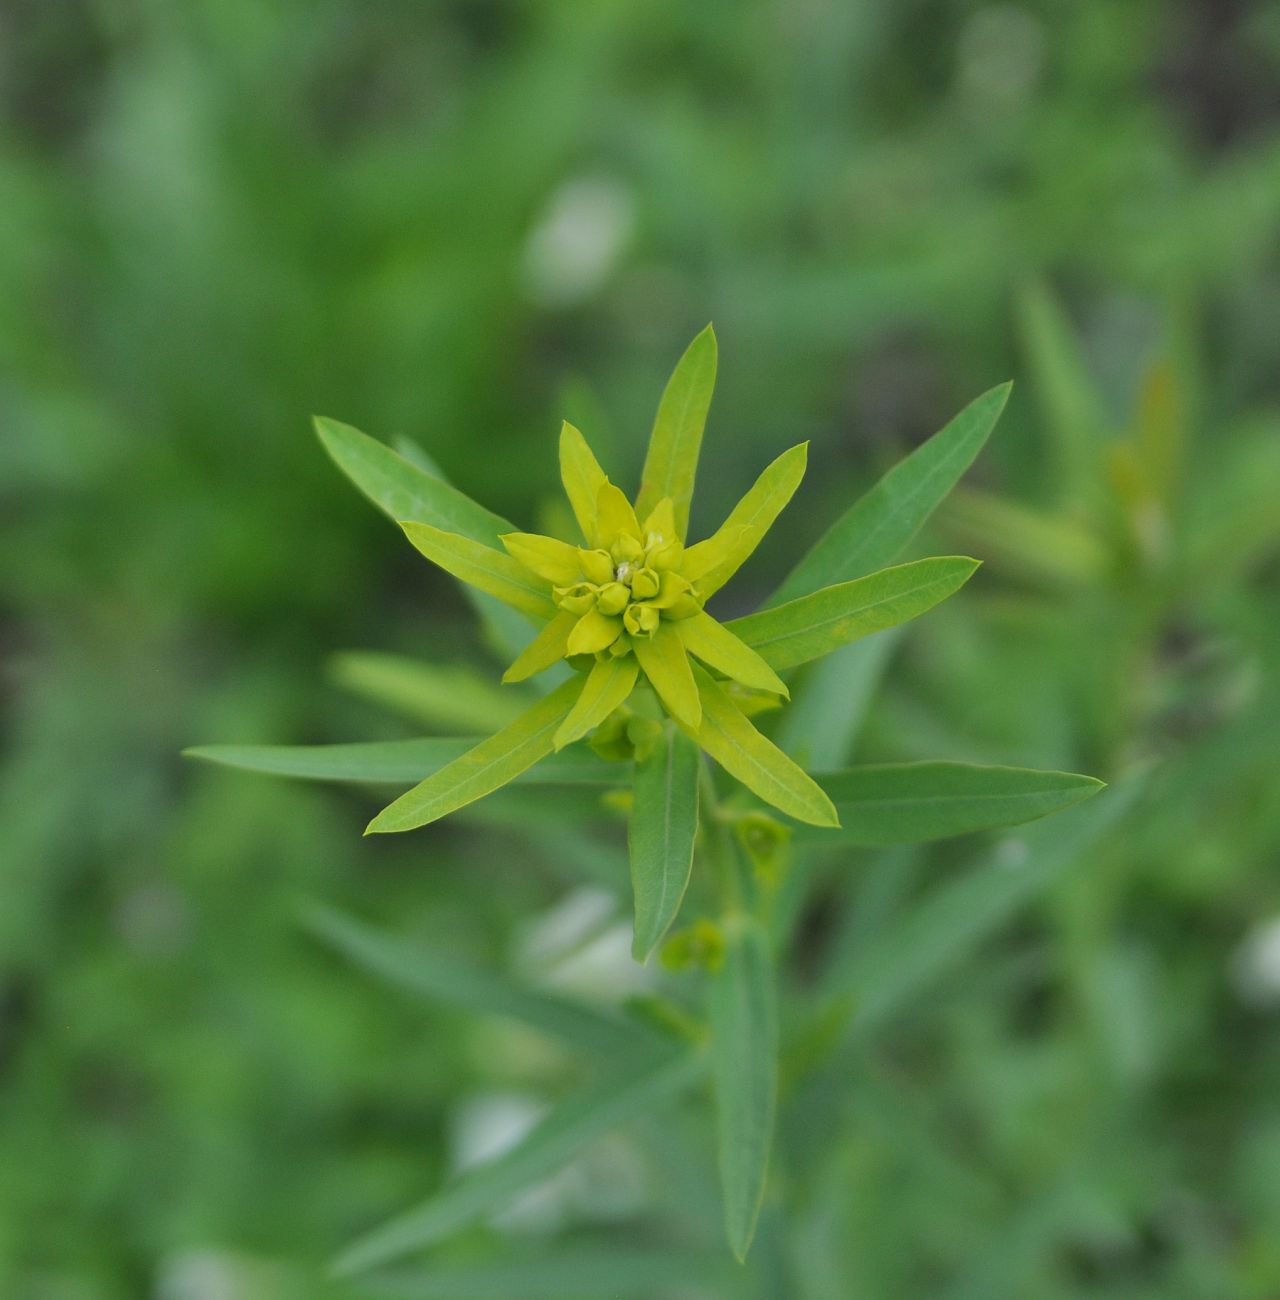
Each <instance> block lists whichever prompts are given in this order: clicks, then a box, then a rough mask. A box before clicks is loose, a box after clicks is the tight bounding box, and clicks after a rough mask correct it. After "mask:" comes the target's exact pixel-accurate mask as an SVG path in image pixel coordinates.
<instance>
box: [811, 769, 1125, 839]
mask: <svg viewBox="0 0 1280 1300" xmlns="http://www.w3.org/2000/svg"><path fill="white" fill-rule="evenodd" d="M822 786H823V789H824V790H826V792H827V793H828V794H829V795H830V796H831V799H832V802H833V803H834V804H835V806H836V809H837V811H838V812H839V813H840V825H841V828H842V829H841V830H840V832H839V835H838V839H840V840H841V841H844V842H847V843H851V844H862V845H868V846H879V845H885V844H914V843H917V842H919V841H922V840H938V839H945V838H946V837H947V836H950V835H967V834H969V833H971V832H973V831H984V830H994V829H996V828H997V827H1001V826H1017V825H1018V824H1020V823H1022V822H1029V821H1035V820H1036V819H1037V818H1039V817H1047V816H1048V815H1049V814H1050V813H1055V812H1061V811H1062V809H1064V808H1070V807H1071V805H1072V804H1076V803H1080V802H1081V801H1082V800H1084V799H1088V798H1090V797H1091V796H1092V795H1095V794H1097V793H1098V791H1099V790H1101V789H1103V783H1102V782H1101V781H1098V780H1095V779H1094V778H1093V777H1091V776H1078V775H1077V774H1076V773H1074V772H1049V771H1036V770H1033V769H1031V768H1022V767H989V766H980V765H978V764H975V763H945V762H938V763H888V764H884V765H880V766H868V767H852V768H846V769H845V770H844V771H840V772H824V773H823V774H822Z"/></svg>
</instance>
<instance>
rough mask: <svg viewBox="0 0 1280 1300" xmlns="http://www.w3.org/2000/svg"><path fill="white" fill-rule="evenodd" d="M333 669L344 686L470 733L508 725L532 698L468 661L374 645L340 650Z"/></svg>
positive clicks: (430, 723)
mask: <svg viewBox="0 0 1280 1300" xmlns="http://www.w3.org/2000/svg"><path fill="white" fill-rule="evenodd" d="M330 673H331V675H332V676H333V679H334V681H336V682H337V683H338V685H339V686H342V687H344V688H345V689H346V690H348V691H351V692H352V693H354V694H356V695H359V696H361V697H362V698H364V699H366V700H372V701H373V703H375V704H380V705H383V706H384V707H386V708H388V709H390V710H392V711H393V712H395V713H398V714H401V715H402V716H404V717H406V718H412V719H414V720H415V721H417V722H423V723H426V724H427V726H428V727H439V728H442V729H448V730H453V731H462V732H464V733H468V732H484V731H494V730H496V729H497V728H499V727H505V726H506V724H507V723H508V722H510V721H511V720H512V719H513V718H515V717H517V716H518V715H519V713H520V711H521V709H523V708H524V707H525V705H526V704H527V703H528V702H529V700H528V697H527V696H524V695H521V694H520V693H519V692H516V691H504V690H503V689H502V688H501V687H500V686H497V685H496V684H495V683H494V682H493V680H492V678H490V677H488V676H481V674H479V673H478V672H476V671H475V670H474V669H472V668H468V667H466V666H465V665H462V664H432V663H426V662H424V661H423V660H421V659H410V658H408V657H407V656H405V655H393V654H383V653H381V652H380V651H374V650H352V651H348V652H347V653H345V654H339V655H335V656H334V657H333V659H332V660H331V661H330Z"/></svg>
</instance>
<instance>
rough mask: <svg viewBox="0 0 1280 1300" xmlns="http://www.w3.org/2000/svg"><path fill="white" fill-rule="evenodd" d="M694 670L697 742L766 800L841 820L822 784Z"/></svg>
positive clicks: (823, 822) (805, 815)
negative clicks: (698, 706) (699, 710)
mask: <svg viewBox="0 0 1280 1300" xmlns="http://www.w3.org/2000/svg"><path fill="white" fill-rule="evenodd" d="M696 674H697V684H698V691H699V694H700V695H701V696H702V725H701V726H700V727H699V728H698V729H697V731H696V732H695V733H694V734H695V736H696V739H697V741H698V744H700V745H701V746H702V748H703V749H705V750H706V751H707V753H708V754H710V755H711V757H712V758H714V759H715V760H716V762H717V763H719V764H720V766H721V767H723V768H724V770H725V771H726V772H728V773H729V775H730V776H733V777H736V778H737V779H738V780H739V781H741V782H742V784H743V785H745V786H746V787H747V789H748V790H751V791H752V792H753V793H755V794H758V795H759V796H760V798H761V799H763V800H764V801H765V802H766V803H770V804H772V805H773V806H774V807H775V808H778V809H780V810H781V811H782V812H784V813H787V814H788V815H789V816H791V817H794V818H796V820H797V821H802V822H808V823H809V824H810V825H811V826H839V825H840V819H839V817H838V816H837V814H836V810H835V808H834V807H833V806H832V803H831V800H830V799H829V798H827V795H826V793H825V792H824V791H823V789H822V787H821V786H819V785H818V784H817V782H816V781H814V779H813V778H812V777H811V776H809V774H808V773H807V772H805V771H804V770H803V769H802V768H800V767H797V766H796V764H795V763H794V762H793V761H792V760H791V759H790V758H788V757H787V756H786V754H784V753H783V752H782V750H780V749H779V748H778V747H777V745H775V744H774V743H773V741H771V740H769V739H768V738H767V737H765V736H762V735H761V734H760V733H759V732H758V731H757V730H756V729H755V727H753V726H752V725H751V723H750V722H749V721H748V720H747V719H746V718H745V717H744V716H743V714H742V712H741V711H740V710H739V709H738V707H737V706H736V705H735V704H734V703H733V701H732V700H731V699H730V698H729V696H728V695H727V694H726V693H725V691H724V690H723V689H722V688H721V687H720V686H719V685H718V684H717V683H716V682H715V681H714V680H713V679H712V678H711V677H710V676H709V675H708V674H707V673H706V672H704V671H703V670H702V669H700V668H699V669H697V670H696Z"/></svg>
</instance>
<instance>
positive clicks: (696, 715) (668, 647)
mask: <svg viewBox="0 0 1280 1300" xmlns="http://www.w3.org/2000/svg"><path fill="white" fill-rule="evenodd" d="M632 649H633V651H634V653H635V656H636V658H637V659H638V660H639V661H640V669H641V671H642V672H643V673H644V675H645V676H646V677H647V678H648V679H649V684H650V685H651V686H652V687H653V689H654V690H655V691H657V693H658V698H659V699H660V700H661V701H662V702H663V704H665V705H666V707H667V710H668V711H669V712H670V714H671V716H672V717H673V718H675V719H676V721H677V722H680V723H681V724H683V725H684V726H686V727H691V728H692V729H693V730H695V731H696V730H697V728H698V724H699V722H700V721H701V719H702V703H701V701H700V699H699V696H698V687H697V684H696V683H695V682H694V680H693V670H692V668H691V667H690V664H689V656H688V655H687V654H686V653H685V648H684V642H683V641H681V640H680V637H679V634H678V633H677V632H676V631H675V630H674V628H673V627H672V625H671V624H670V623H667V622H663V623H661V624H659V625H658V630H657V631H656V632H655V633H654V634H653V636H652V638H650V637H643V636H638V637H635V638H633V640H632Z"/></svg>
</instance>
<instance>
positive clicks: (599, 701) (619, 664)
mask: <svg viewBox="0 0 1280 1300" xmlns="http://www.w3.org/2000/svg"><path fill="white" fill-rule="evenodd" d="M639 675H640V666H639V664H637V663H636V660H635V656H634V655H622V656H618V657H616V658H614V657H610V658H605V659H600V660H597V662H596V663H595V665H594V666H593V667H592V669H591V671H590V672H589V673H588V674H587V680H586V681H585V682H584V683H583V686H582V694H581V695H579V696H578V699H577V702H576V703H575V704H574V706H573V708H572V709H571V710H570V711H569V716H568V717H567V718H565V720H564V721H563V722H562V723H561V724H560V728H559V730H558V731H557V732H556V735H555V747H556V749H563V748H564V747H565V746H566V745H569V744H572V743H573V742H574V741H575V740H578V739H580V738H581V737H582V736H585V735H586V734H587V732H588V731H592V730H594V728H596V727H598V726H599V725H600V724H601V723H602V722H603V721H604V720H605V719H606V718H607V717H608V716H609V714H611V713H612V712H613V711H614V709H616V708H617V707H618V706H619V705H620V704H622V703H623V702H624V701H625V700H626V698H627V696H628V695H630V694H631V689H632V687H633V686H635V684H636V678H637V677H638V676H639Z"/></svg>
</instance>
